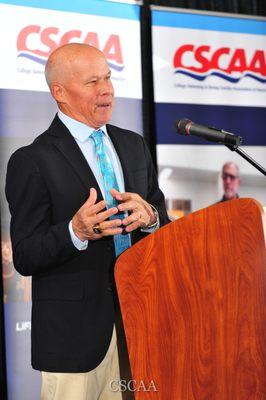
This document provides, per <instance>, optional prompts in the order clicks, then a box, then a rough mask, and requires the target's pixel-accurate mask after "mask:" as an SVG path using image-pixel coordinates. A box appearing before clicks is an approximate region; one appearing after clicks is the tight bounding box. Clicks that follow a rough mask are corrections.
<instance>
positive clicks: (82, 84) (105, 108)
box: [60, 51, 114, 129]
mask: <svg viewBox="0 0 266 400" xmlns="http://www.w3.org/2000/svg"><path fill="white" fill-rule="evenodd" d="M68 71H69V73H68V74H66V78H65V79H64V81H63V84H62V87H63V97H62V99H63V101H61V107H60V108H61V110H62V111H63V112H64V113H65V114H67V115H69V116H70V117H72V118H74V119H76V120H78V121H80V122H83V123H85V124H86V125H89V126H91V127H93V128H95V129H98V128H99V127H100V126H102V125H105V124H106V123H107V122H108V121H109V120H110V119H111V116H112V111H113V103H114V89H113V85H112V82H111V71H110V69H109V67H108V64H107V62H106V60H105V58H104V57H103V56H102V55H101V54H99V53H96V52H94V53H92V54H91V53H86V51H85V52H84V53H82V54H80V53H79V54H78V56H77V58H76V59H74V60H72V61H71V64H70V66H69V67H68Z"/></svg>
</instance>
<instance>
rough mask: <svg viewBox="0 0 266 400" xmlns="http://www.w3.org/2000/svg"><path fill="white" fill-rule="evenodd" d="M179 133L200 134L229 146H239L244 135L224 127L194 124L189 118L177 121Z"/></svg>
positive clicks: (209, 139)
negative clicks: (228, 130) (236, 133)
mask: <svg viewBox="0 0 266 400" xmlns="http://www.w3.org/2000/svg"><path fill="white" fill-rule="evenodd" d="M175 127H176V130H177V133H179V134H180V135H188V136H198V137H200V138H203V139H205V140H208V141H209V142H217V143H223V144H225V145H229V146H236V147H237V146H239V145H240V144H241V143H242V137H241V136H237V135H234V134H233V133H230V132H226V131H224V130H222V129H216V128H211V127H210V128H208V127H207V126H203V125H198V124H194V122H192V121H190V120H189V119H187V118H182V119H178V120H176V122H175Z"/></svg>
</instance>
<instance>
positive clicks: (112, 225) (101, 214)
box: [72, 188, 156, 241]
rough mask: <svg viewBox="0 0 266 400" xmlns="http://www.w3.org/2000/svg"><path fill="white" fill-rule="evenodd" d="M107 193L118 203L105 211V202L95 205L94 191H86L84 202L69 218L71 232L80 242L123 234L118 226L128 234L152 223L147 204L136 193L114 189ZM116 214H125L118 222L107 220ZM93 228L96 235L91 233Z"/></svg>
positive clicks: (115, 219)
mask: <svg viewBox="0 0 266 400" xmlns="http://www.w3.org/2000/svg"><path fill="white" fill-rule="evenodd" d="M110 193H111V194H112V196H113V197H114V198H115V199H116V200H117V202H118V203H119V204H118V205H117V206H116V207H112V208H109V209H107V210H106V209H105V208H106V201H105V200H102V201H99V202H98V203H97V192H96V190H95V189H94V188H91V189H90V195H89V198H88V200H87V201H86V202H85V203H84V204H83V205H82V206H81V208H80V209H79V210H78V211H77V212H76V214H75V215H74V216H73V218H72V228H73V231H74V233H75V235H76V236H77V237H78V238H79V239H80V240H82V241H84V240H98V239H100V238H102V237H104V236H110V235H117V234H120V233H122V231H123V228H122V227H121V226H122V225H123V227H124V229H125V230H126V232H132V231H134V230H135V229H138V228H146V227H147V226H149V225H152V224H153V223H154V222H155V221H156V217H155V215H154V212H153V210H152V207H151V206H150V204H149V203H147V202H146V201H145V200H143V199H142V197H140V196H139V195H138V194H137V193H127V192H125V193H121V192H119V191H117V190H115V189H111V190H110ZM119 212H125V213H128V215H127V216H125V218H124V219H122V220H121V218H114V217H113V218H112V219H111V220H110V219H109V218H110V217H111V216H114V215H116V214H118V213H119ZM95 226H97V232H98V233H95V229H94V228H95Z"/></svg>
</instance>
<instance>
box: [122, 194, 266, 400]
mask: <svg viewBox="0 0 266 400" xmlns="http://www.w3.org/2000/svg"><path fill="white" fill-rule="evenodd" d="M263 224H264V229H266V223H265V216H264V214H263V209H262V207H261V206H260V204H259V203H258V202H256V201H255V200H252V199H239V200H233V201H228V202H224V203H220V204H217V205H213V206H211V207H208V208H206V209H203V210H200V211H198V212H195V213H192V214H190V215H189V216H187V217H184V218H181V219H179V220H177V221H175V222H172V223H170V224H168V225H166V226H164V227H162V228H161V229H159V230H158V231H157V232H155V233H154V234H151V235H149V236H148V237H147V238H145V239H144V240H141V241H140V242H138V243H137V244H136V245H134V246H133V247H132V248H130V249H129V250H127V251H126V252H125V253H123V254H122V255H121V256H120V257H119V259H118V261H117V263H116V267H115V279H116V283H117V289H118V295H119V301H120V305H121V310H122V315H123V322H124V328H125V333H126V339H127V345H128V351H129V358H130V365H131V370H132V378H133V380H134V381H135V388H134V394H135V399H136V400H142V399H160V400H248V399H249V400H251V399H252V400H262V399H266V251H265V250H266V246H265V234H264V230H263Z"/></svg>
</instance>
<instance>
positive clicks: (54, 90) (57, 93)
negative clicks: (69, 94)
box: [50, 82, 66, 103]
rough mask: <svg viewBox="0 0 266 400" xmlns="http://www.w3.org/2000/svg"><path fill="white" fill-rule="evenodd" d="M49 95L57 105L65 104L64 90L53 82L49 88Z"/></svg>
mask: <svg viewBox="0 0 266 400" xmlns="http://www.w3.org/2000/svg"><path fill="white" fill-rule="evenodd" d="M50 90H51V94H52V96H53V98H54V99H55V100H56V101H57V102H58V103H65V98H66V92H65V88H64V87H63V86H62V85H61V84H60V83H58V82H54V83H52V84H51V86H50Z"/></svg>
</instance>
